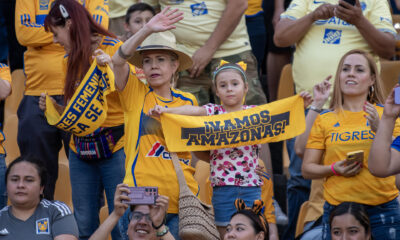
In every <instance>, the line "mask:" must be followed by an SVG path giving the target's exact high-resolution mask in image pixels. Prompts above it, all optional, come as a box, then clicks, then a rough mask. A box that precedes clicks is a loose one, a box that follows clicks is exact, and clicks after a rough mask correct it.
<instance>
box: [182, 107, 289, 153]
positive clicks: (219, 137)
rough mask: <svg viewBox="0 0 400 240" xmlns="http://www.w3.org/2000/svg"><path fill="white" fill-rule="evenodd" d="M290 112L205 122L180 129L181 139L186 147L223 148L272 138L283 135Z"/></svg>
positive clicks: (262, 112) (258, 114) (287, 124)
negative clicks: (194, 126)
mask: <svg viewBox="0 0 400 240" xmlns="http://www.w3.org/2000/svg"><path fill="white" fill-rule="evenodd" d="M289 119H290V112H284V113H281V114H277V115H272V116H271V115H270V113H269V111H267V110H264V111H261V112H259V113H254V114H252V115H250V116H243V117H241V118H234V119H227V120H224V121H223V122H222V121H219V120H218V121H205V122H204V127H198V128H181V129H182V131H181V139H182V140H185V141H186V145H187V146H198V145H201V146H223V145H228V144H236V143H239V142H248V141H256V140H260V139H263V138H267V137H269V138H272V137H275V136H278V135H280V134H283V133H285V127H286V126H289V125H290V122H289Z"/></svg>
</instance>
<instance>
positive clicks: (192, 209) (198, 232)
mask: <svg viewBox="0 0 400 240" xmlns="http://www.w3.org/2000/svg"><path fill="white" fill-rule="evenodd" d="M171 157H172V163H173V164H174V168H175V171H176V175H177V176H178V182H179V237H180V238H181V239H183V240H219V239H220V238H219V232H218V230H217V227H216V226H215V222H214V209H213V207H212V206H211V205H208V204H204V203H202V202H201V201H200V200H199V199H198V198H197V197H196V196H195V195H193V193H192V191H190V189H189V187H188V185H187V184H186V180H185V176H184V175H183V171H182V168H181V166H180V163H179V159H178V156H177V155H176V153H171Z"/></svg>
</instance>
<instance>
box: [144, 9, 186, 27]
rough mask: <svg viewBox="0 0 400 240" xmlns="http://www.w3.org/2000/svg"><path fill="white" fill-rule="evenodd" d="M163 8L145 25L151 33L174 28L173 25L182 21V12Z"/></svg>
mask: <svg viewBox="0 0 400 240" xmlns="http://www.w3.org/2000/svg"><path fill="white" fill-rule="evenodd" d="M170 9H171V7H166V8H164V9H163V10H162V11H161V12H159V13H158V14H157V15H155V16H154V17H153V18H151V19H150V21H149V22H148V23H147V24H146V25H147V27H149V28H150V29H151V30H152V31H153V32H163V31H167V30H170V29H174V28H176V27H175V26H174V25H173V24H174V23H177V22H179V21H180V20H182V19H183V12H181V11H178V9H173V10H170Z"/></svg>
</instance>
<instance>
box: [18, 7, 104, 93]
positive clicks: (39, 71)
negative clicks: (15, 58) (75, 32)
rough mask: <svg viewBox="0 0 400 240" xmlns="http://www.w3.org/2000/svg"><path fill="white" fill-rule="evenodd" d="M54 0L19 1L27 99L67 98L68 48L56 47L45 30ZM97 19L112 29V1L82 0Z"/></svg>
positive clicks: (19, 29) (19, 33)
mask: <svg viewBox="0 0 400 240" xmlns="http://www.w3.org/2000/svg"><path fill="white" fill-rule="evenodd" d="M53 2H54V0H17V2H16V7H15V32H16V35H17V39H18V42H19V43H20V44H21V45H23V46H25V47H27V50H26V51H25V53H24V72H25V75H26V82H25V93H24V94H25V95H31V96H39V95H40V94H41V93H44V92H47V93H48V94H49V95H62V94H63V89H64V86H63V80H64V78H65V75H64V74H63V70H62V65H63V63H62V61H63V57H64V55H65V51H64V48H63V47H62V46H61V45H59V44H56V43H53V34H52V33H51V32H46V31H45V29H44V19H45V18H46V16H47V15H48V13H49V11H50V8H51V6H52V4H53ZM79 2H80V3H81V4H82V5H83V6H84V7H85V8H86V9H87V10H88V11H89V12H90V13H91V14H92V16H93V19H94V20H95V21H96V22H97V23H99V24H101V25H102V26H103V27H104V28H106V29H107V28H108V0H79Z"/></svg>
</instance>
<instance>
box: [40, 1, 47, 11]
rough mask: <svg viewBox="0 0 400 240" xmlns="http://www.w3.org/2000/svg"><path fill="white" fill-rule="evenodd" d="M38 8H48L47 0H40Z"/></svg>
mask: <svg viewBox="0 0 400 240" xmlns="http://www.w3.org/2000/svg"><path fill="white" fill-rule="evenodd" d="M39 9H40V10H49V0H40V1H39Z"/></svg>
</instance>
